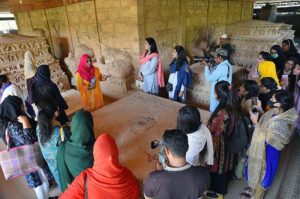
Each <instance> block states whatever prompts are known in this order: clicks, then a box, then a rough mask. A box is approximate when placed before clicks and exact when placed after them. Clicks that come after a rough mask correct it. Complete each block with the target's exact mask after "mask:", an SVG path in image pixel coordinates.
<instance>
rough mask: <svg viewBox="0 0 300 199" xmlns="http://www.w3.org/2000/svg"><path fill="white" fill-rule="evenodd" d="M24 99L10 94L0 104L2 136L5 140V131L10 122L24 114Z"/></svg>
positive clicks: (0, 134) (0, 133) (0, 132)
mask: <svg viewBox="0 0 300 199" xmlns="http://www.w3.org/2000/svg"><path fill="white" fill-rule="evenodd" d="M22 103H23V102H22V99H21V98H19V97H17V96H8V97H6V98H5V99H4V101H3V102H2V103H1V105H0V137H1V138H2V139H3V140H4V142H5V143H6V141H5V131H6V128H7V125H8V123H9V122H11V121H14V120H16V119H17V118H18V117H19V116H20V115H22V114H23V113H22V110H21V105H22Z"/></svg>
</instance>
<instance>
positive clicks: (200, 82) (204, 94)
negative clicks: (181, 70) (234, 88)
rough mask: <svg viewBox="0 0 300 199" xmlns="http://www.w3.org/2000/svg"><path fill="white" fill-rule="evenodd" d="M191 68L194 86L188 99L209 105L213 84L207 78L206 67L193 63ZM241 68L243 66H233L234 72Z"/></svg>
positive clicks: (200, 104) (205, 105)
mask: <svg viewBox="0 0 300 199" xmlns="http://www.w3.org/2000/svg"><path fill="white" fill-rule="evenodd" d="M190 68H191V70H192V73H193V87H192V88H191V89H188V92H187V95H188V97H187V100H188V102H190V103H193V104H197V105H199V106H202V107H208V106H209V97H210V85H211V84H210V82H208V81H207V80H206V79H205V74H204V70H205V67H203V66H201V65H200V63H196V64H193V65H191V66H190ZM241 69H242V67H240V66H232V72H233V73H235V72H237V71H239V70H241Z"/></svg>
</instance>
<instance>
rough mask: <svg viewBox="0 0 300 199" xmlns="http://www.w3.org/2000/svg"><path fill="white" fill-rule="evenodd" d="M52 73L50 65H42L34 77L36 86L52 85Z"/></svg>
mask: <svg viewBox="0 0 300 199" xmlns="http://www.w3.org/2000/svg"><path fill="white" fill-rule="evenodd" d="M50 77H51V73H50V69H49V66H48V65H40V66H39V67H38V68H37V71H36V74H35V76H34V84H37V85H46V84H52V81H51V79H50Z"/></svg>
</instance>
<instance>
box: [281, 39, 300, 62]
mask: <svg viewBox="0 0 300 199" xmlns="http://www.w3.org/2000/svg"><path fill="white" fill-rule="evenodd" d="M281 48H282V51H283V52H284V54H285V56H286V58H287V59H291V58H296V59H297V62H298V63H300V54H299V52H298V49H297V48H296V47H295V44H294V42H293V40H291V39H285V40H283V41H282V44H281Z"/></svg>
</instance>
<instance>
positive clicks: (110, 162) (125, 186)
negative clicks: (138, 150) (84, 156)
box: [60, 134, 139, 199]
mask: <svg viewBox="0 0 300 199" xmlns="http://www.w3.org/2000/svg"><path fill="white" fill-rule="evenodd" d="M94 160H95V161H94V166H93V168H90V169H87V170H85V171H83V172H82V173H81V174H80V175H79V176H78V177H77V178H76V179H75V180H74V181H73V183H72V184H71V185H70V186H69V187H68V189H67V190H66V191H65V192H64V193H63V194H62V195H61V196H60V199H69V198H72V199H82V198H84V189H85V188H84V177H85V176H87V186H88V188H87V190H88V198H89V199H102V198H103V199H104V198H109V199H138V196H139V191H138V185H137V182H136V179H135V178H134V176H133V174H132V173H131V171H130V170H129V169H127V168H126V167H123V166H122V165H120V163H119V150H118V147H117V144H116V142H115V140H114V139H113V138H112V137H111V136H109V135H107V134H102V135H100V136H99V137H98V139H97V140H96V142H95V144H94Z"/></svg>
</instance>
